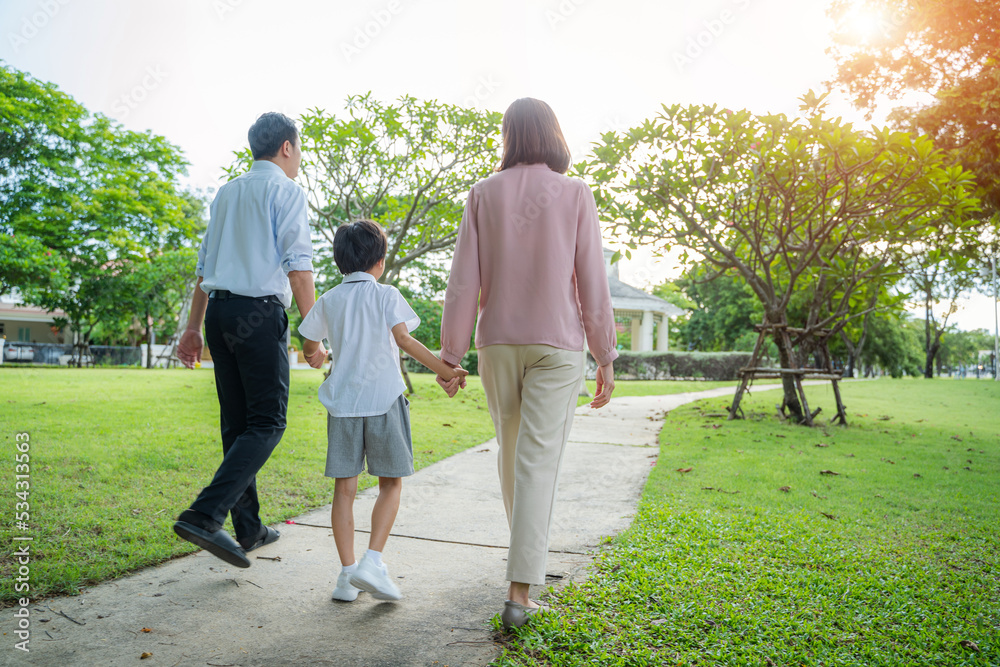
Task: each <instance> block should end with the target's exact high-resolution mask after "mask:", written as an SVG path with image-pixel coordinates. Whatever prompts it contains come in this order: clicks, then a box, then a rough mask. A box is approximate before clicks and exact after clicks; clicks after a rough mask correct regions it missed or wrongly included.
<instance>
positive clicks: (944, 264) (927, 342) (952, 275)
mask: <svg viewBox="0 0 1000 667" xmlns="http://www.w3.org/2000/svg"><path fill="white" fill-rule="evenodd" d="M971 261H972V257H971V256H970V254H968V251H967V250H966V251H965V252H963V249H961V248H959V249H954V248H947V247H935V248H933V249H930V250H927V251H925V252H920V253H914V254H913V255H911V256H910V257H909V258H908V260H907V261H905V263H904V265H903V266H904V271H905V272H906V277H907V281H908V282H909V284H910V285H911V286H912V288H913V291H914V296H917V297H918V298H919V301H920V303H921V305H922V306H923V309H924V373H923V374H924V377H925V378H933V377H934V365H935V364H934V362H935V358H936V357H937V354H938V352H939V351H940V350H941V339H942V337H943V336H944V334H945V332H946V331H947V330H948V326H949V325H948V320H949V319H950V318H951V316H952V315H954V314H955V313H956V312H957V311H958V305H959V304H958V300H959V298H960V297H961V296H963V295H964V294H965V293H967V292H968V291H969V290H970V289H971V288H972V286H973V284H974V282H975V272H974V271H973V270H972V269H971V268H970V263H971Z"/></svg>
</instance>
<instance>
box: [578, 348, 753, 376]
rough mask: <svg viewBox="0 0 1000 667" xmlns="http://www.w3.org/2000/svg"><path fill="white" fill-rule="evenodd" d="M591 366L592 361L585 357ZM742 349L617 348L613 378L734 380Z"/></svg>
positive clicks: (742, 362)
mask: <svg viewBox="0 0 1000 667" xmlns="http://www.w3.org/2000/svg"><path fill="white" fill-rule="evenodd" d="M587 359H588V361H589V362H590V364H591V366H592V367H595V368H596V364H595V362H594V360H593V359H592V358H591V357H590V355H589V353H588V356H587ZM749 360H750V355H749V354H747V353H745V352H632V351H630V350H620V351H619V352H618V358H617V359H615V377H619V376H620V377H621V378H622V379H625V380H666V379H672V378H698V379H704V380H736V379H737V377H738V375H737V372H738V371H739V369H740V368H742V367H744V366H746V365H747V362H748V361H749Z"/></svg>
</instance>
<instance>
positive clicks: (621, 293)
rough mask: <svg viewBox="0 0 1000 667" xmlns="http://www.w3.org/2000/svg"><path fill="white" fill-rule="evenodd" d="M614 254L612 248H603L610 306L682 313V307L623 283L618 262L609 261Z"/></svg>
mask: <svg viewBox="0 0 1000 667" xmlns="http://www.w3.org/2000/svg"><path fill="white" fill-rule="evenodd" d="M614 254H615V253H614V251H613V250H608V249H607V248H605V249H604V266H605V269H606V270H607V272H608V287H609V288H610V289H611V307H612V308H613V309H614V310H631V311H644V310H649V311H652V312H654V313H663V314H664V315H666V316H667V317H675V316H677V315H683V314H684V310H683V309H681V308H678V307H677V306H675V305H674V304H672V303H670V302H669V301H665V300H664V299H661V298H660V297H658V296H653V295H652V294H650V293H649V292H646V291H643V290H641V289H639V288H638V287H633V286H632V285H629V284H627V283H623V282H622V281H621V279H619V278H618V264H617V263H616V264H612V263H611V258H612V257H613V256H614Z"/></svg>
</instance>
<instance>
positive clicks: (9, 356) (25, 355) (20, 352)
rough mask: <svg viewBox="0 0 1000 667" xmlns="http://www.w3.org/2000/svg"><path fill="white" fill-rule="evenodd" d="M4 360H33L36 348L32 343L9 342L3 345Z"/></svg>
mask: <svg viewBox="0 0 1000 667" xmlns="http://www.w3.org/2000/svg"><path fill="white" fill-rule="evenodd" d="M3 359H4V361H33V360H34V359H35V348H33V347H31V346H30V345H17V344H16V343H14V344H11V343H7V344H6V345H4V346H3Z"/></svg>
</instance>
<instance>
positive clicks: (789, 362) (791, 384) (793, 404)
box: [774, 329, 805, 424]
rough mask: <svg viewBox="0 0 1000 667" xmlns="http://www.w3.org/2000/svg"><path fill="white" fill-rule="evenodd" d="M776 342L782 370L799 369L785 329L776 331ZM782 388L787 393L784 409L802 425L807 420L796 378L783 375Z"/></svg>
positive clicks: (783, 404)
mask: <svg viewBox="0 0 1000 667" xmlns="http://www.w3.org/2000/svg"><path fill="white" fill-rule="evenodd" d="M774 342H775V343H776V344H777V346H778V361H779V362H780V363H781V368H789V369H791V368H797V364H796V363H795V353H794V352H793V351H792V343H791V339H790V338H789V337H788V333H787V332H786V331H785V330H784V329H775V330H774ZM781 386H782V387H783V389H784V393H785V395H784V399H783V400H782V403H781V405H782V407H783V408H787V409H788V412H789V413H791V419H792V421H794V422H795V423H796V424H799V423H801V422H802V421H804V420H805V415H804V414H803V412H802V404H801V403H800V402H799V394H798V392H797V391H796V388H795V378H794V377H792V376H791V375H788V374H782V376H781Z"/></svg>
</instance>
